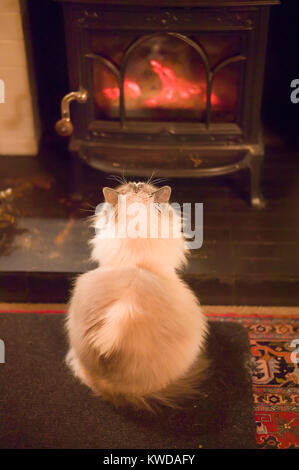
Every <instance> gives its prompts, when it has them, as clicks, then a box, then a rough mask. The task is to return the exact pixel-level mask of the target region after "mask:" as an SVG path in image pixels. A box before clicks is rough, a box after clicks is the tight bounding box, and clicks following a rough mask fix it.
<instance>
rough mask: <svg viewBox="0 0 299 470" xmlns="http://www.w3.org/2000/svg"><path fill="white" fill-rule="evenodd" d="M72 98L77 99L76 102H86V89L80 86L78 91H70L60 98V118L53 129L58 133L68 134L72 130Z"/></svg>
mask: <svg viewBox="0 0 299 470" xmlns="http://www.w3.org/2000/svg"><path fill="white" fill-rule="evenodd" d="M74 100H75V101H78V103H86V101H87V100H88V93H87V91H86V90H84V89H83V88H80V89H79V91H72V92H71V93H68V94H67V95H65V96H64V97H63V98H62V100H61V119H59V121H57V122H56V124H55V130H56V132H57V134H59V135H62V136H69V135H71V134H72V133H73V131H74V126H73V123H72V121H71V115H70V104H71V102H72V101H74Z"/></svg>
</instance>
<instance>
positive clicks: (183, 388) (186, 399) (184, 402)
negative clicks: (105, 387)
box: [106, 352, 210, 413]
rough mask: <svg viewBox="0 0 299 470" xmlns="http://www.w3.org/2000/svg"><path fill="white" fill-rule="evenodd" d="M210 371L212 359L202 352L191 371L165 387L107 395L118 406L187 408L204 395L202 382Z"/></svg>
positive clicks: (149, 409)
mask: <svg viewBox="0 0 299 470" xmlns="http://www.w3.org/2000/svg"><path fill="white" fill-rule="evenodd" d="M209 373H210V360H209V359H208V357H207V354H206V353H203V352H202V353H200V354H199V356H198V357H197V359H196V361H195V362H194V364H193V365H192V366H191V368H190V369H189V371H188V372H187V373H186V374H185V375H184V376H182V377H180V378H179V379H177V380H176V381H175V382H173V383H170V384H169V385H167V386H166V387H165V388H163V389H161V390H159V391H157V392H152V393H150V394H147V395H143V396H138V395H130V394H126V395H113V396H109V397H106V398H108V399H109V401H111V402H112V403H113V404H114V405H115V406H116V407H123V406H126V405H129V406H131V407H133V408H135V409H146V410H148V411H151V412H154V413H156V412H159V411H160V410H161V408H163V407H170V408H185V407H186V406H188V404H190V402H191V401H192V400H195V399H197V398H200V397H201V396H204V392H203V390H201V384H202V383H203V381H205V380H207V378H208V376H209Z"/></svg>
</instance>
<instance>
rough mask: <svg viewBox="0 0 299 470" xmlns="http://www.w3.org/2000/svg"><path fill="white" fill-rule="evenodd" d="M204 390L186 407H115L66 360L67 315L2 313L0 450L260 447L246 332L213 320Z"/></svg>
mask: <svg viewBox="0 0 299 470" xmlns="http://www.w3.org/2000/svg"><path fill="white" fill-rule="evenodd" d="M210 327H211V329H210V336H209V341H208V351H209V356H210V358H211V360H212V363H213V369H212V370H213V372H212V374H211V377H210V378H209V379H208V380H207V381H206V382H205V383H204V384H203V392H204V394H205V395H206V396H204V397H203V398H200V399H199V400H197V401H193V402H192V403H191V404H190V406H189V407H188V408H187V409H186V410H184V411H182V410H164V411H163V413H162V414H161V415H159V416H152V415H148V413H146V412H132V411H124V410H122V411H119V410H118V411H117V410H115V409H114V408H113V407H112V406H111V405H110V404H109V403H105V402H103V401H101V400H100V399H99V398H97V397H95V396H93V395H92V393H91V392H90V391H89V389H88V388H87V387H85V386H83V385H81V384H80V383H79V382H78V381H77V380H75V379H74V378H73V377H72V376H71V374H70V372H69V371H68V369H67V367H66V366H65V365H64V356H65V353H66V348H67V345H66V340H65V336H64V329H63V316H62V315H54V314H50V315H46V314H42V315H36V314H0V338H1V339H2V340H3V341H4V342H5V349H6V363H5V364H0V376H1V383H0V386H1V394H0V417H1V418H0V419H1V422H0V447H1V448H83V449H87V448H88V449H89V448H98V449H196V448H235V449H236V448H255V447H256V444H255V420H254V413H253V402H252V392H251V377H250V367H249V365H250V352H249V344H248V337H247V333H246V330H245V329H244V328H243V327H242V326H240V325H238V324H236V323H221V322H212V323H211V324H210Z"/></svg>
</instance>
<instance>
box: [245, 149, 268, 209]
mask: <svg viewBox="0 0 299 470" xmlns="http://www.w3.org/2000/svg"><path fill="white" fill-rule="evenodd" d="M262 163H263V154H255V153H254V154H251V155H250V158H249V162H248V167H249V170H250V199H251V205H252V206H253V207H255V208H256V209H263V208H264V207H265V206H266V202H265V199H264V197H263V195H262V191H261V171H262Z"/></svg>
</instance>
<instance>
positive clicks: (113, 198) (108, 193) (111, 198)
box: [103, 187, 118, 206]
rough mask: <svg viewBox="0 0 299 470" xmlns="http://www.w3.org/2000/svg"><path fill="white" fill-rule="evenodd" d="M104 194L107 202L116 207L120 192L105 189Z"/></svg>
mask: <svg viewBox="0 0 299 470" xmlns="http://www.w3.org/2000/svg"><path fill="white" fill-rule="evenodd" d="M103 194H104V198H105V201H106V202H109V204H112V205H113V206H115V205H116V204H117V202H118V192H117V191H116V190H115V189H112V188H108V187H105V188H103Z"/></svg>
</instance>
